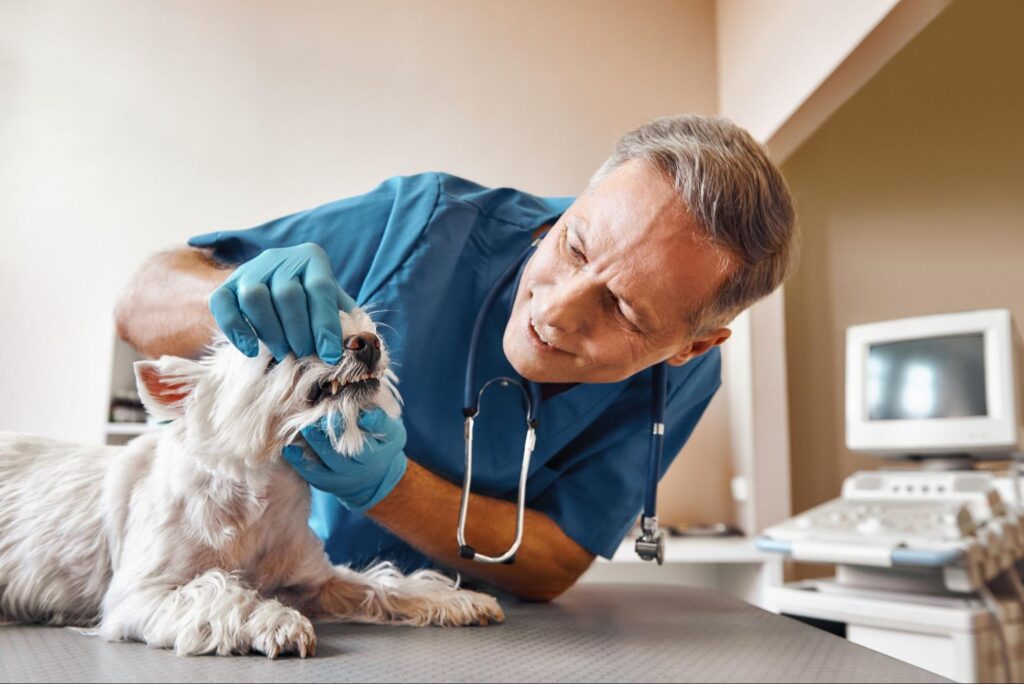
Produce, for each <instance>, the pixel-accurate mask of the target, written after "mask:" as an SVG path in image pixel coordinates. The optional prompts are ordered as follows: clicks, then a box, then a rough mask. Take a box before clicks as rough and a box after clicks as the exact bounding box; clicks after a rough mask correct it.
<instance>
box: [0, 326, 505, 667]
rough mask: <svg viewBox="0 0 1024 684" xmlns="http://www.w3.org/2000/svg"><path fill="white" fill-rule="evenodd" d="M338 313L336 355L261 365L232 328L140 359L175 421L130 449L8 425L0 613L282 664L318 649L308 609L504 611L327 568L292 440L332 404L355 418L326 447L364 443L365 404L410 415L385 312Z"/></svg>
mask: <svg viewBox="0 0 1024 684" xmlns="http://www.w3.org/2000/svg"><path fill="white" fill-rule="evenodd" d="M340 318H341V325H342V329H343V330H344V332H345V334H346V340H345V347H346V351H345V354H344V357H343V359H342V362H341V363H340V364H338V365H336V366H330V365H327V364H325V363H322V362H321V361H320V360H319V359H318V358H316V357H309V358H305V359H301V360H296V359H295V358H294V357H293V356H292V355H289V356H288V357H286V358H285V359H284V360H283V361H281V362H280V363H275V362H274V360H273V358H272V357H271V356H270V354H269V352H268V351H267V350H266V349H265V348H264V347H262V346H261V348H260V354H259V356H258V357H256V358H253V359H250V358H247V357H245V356H244V355H242V354H241V353H240V352H238V351H237V350H236V349H235V348H234V347H233V346H231V345H230V344H228V343H227V341H226V340H224V339H223V338H222V339H220V341H218V342H217V343H215V344H214V345H213V346H212V347H211V348H210V350H209V351H210V353H209V355H208V356H206V357H204V358H203V359H201V360H199V361H190V360H186V359H180V358H176V357H168V356H165V357H163V358H161V359H160V360H159V361H140V362H138V363H137V364H136V369H135V370H136V379H137V382H138V386H139V392H140V394H141V395H142V397H143V401H144V403H145V404H146V408H147V409H148V410H149V411H150V413H151V414H153V415H154V416H156V417H157V418H160V419H162V420H170V421H171V422H170V423H169V424H167V425H166V426H164V427H162V428H161V429H159V430H158V431H155V432H152V433H148V434H145V435H143V436H141V437H138V438H136V439H135V440H133V441H132V442H131V443H130V444H128V445H127V446H124V447H93V446H80V445H72V444H66V443H62V442H56V441H52V440H46V439H42V438H37V437H30V436H24V435H13V434H0V619H7V620H16V621H21V622H47V623H50V624H58V625H85V626H95V627H96V631H97V632H98V634H99V635H100V636H101V637H102V638H104V639H107V640H128V639H133V640H140V641H145V642H146V643H147V644H149V645H150V646H155V647H163V648H173V649H175V651H177V652H178V653H179V654H189V655H192V654H203V653H216V654H218V655H229V654H233V653H247V652H249V651H251V650H255V651H259V652H261V653H264V654H266V655H267V656H269V657H271V658H273V657H276V656H278V655H281V654H285V653H297V654H298V655H300V656H303V657H305V656H306V655H307V654H312V653H313V650H314V647H315V645H316V637H315V634H314V632H313V627H312V625H311V623H310V618H313V619H341V620H348V621H358V622H370V623H403V624H414V625H426V624H437V625H465V624H477V623H479V624H487V623H488V622H498V621H501V620H503V619H504V616H503V614H502V611H501V608H500V607H499V606H498V603H497V601H495V600H494V598H492V597H490V596H486V595H483V594H478V593H474V592H470V591H465V590H460V589H458V587H457V586H456V585H455V583H453V582H452V581H451V580H449V579H448V578H446V577H445V576H443V575H441V574H439V573H436V572H431V571H419V572H416V573H413V574H411V575H409V576H408V577H406V576H403V575H402V574H401V573H400V572H398V571H397V570H396V569H395V568H394V567H392V566H390V565H388V564H380V565H377V566H375V567H374V568H371V569H370V570H368V571H366V572H356V571H353V570H351V569H349V568H347V567H343V566H342V567H338V566H332V565H331V564H330V562H329V560H328V558H327V556H326V554H325V553H324V548H323V544H322V542H321V541H320V540H319V539H318V538H317V537H316V536H315V535H314V534H313V532H312V531H311V530H310V529H309V527H308V525H307V518H308V517H309V510H310V505H309V501H310V494H309V487H308V485H307V484H306V482H305V481H304V480H303V479H302V478H300V477H299V475H298V474H297V473H296V472H295V471H294V470H293V469H292V468H291V466H289V465H288V464H287V463H286V462H284V461H283V459H282V457H281V451H282V448H283V447H284V446H285V445H287V444H289V443H290V442H292V441H293V440H295V439H296V438H299V439H301V437H299V431H300V430H301V429H302V428H303V427H305V426H307V425H311V424H313V423H316V422H317V421H318V420H320V419H321V418H323V417H324V416H328V415H329V414H332V413H334V412H337V413H340V414H341V416H342V417H343V418H344V425H345V429H344V432H343V433H342V434H340V435H338V434H331V435H330V437H331V440H332V442H334V444H335V445H336V446H337V447H338V448H339V451H341V452H342V453H347V454H352V453H355V452H358V451H359V450H360V449H361V447H362V442H363V434H362V432H361V430H360V428H359V427H358V425H357V417H358V415H359V412H360V411H362V410H364V409H366V408H368V407H373V406H380V407H381V408H382V409H383V410H384V411H385V412H386V413H387V414H388V415H391V416H392V417H395V416H397V415H398V414H399V412H400V406H399V400H398V398H397V391H396V389H395V386H394V383H395V382H396V381H397V380H396V378H395V376H394V374H393V373H392V371H391V370H390V369H389V367H388V353H387V350H386V349H384V348H382V347H383V345H382V344H381V343H380V338H379V337H377V335H376V327H375V326H374V324H373V322H372V321H371V320H370V318H369V316H368V315H366V313H365V312H363V311H362V310H360V309H356V310H354V311H353V312H352V313H351V314H346V313H344V312H342V313H340ZM365 345H373V346H374V348H375V349H379V353H373V354H367V353H365V352H360V349H361V348H364V347H365ZM371 365H372V367H369V366H371ZM331 417H332V418H333V416H331ZM331 424H332V425H333V421H332V423H331ZM308 453H309V450H308V449H307V454H308Z"/></svg>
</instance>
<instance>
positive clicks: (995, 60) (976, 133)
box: [783, 0, 1024, 511]
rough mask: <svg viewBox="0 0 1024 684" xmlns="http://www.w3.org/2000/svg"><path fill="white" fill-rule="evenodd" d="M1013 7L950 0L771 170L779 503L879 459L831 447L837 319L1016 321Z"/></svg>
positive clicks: (1022, 68)
mask: <svg viewBox="0 0 1024 684" xmlns="http://www.w3.org/2000/svg"><path fill="white" fill-rule="evenodd" d="M1021 36H1024V3H1021V2H1016V1H1015V0H998V1H996V0H986V1H985V2H974V1H971V2H967V1H966V0H959V1H958V2H956V3H954V4H953V5H951V6H950V8H949V9H947V10H946V11H945V12H944V13H943V14H941V15H940V16H939V17H938V18H937V19H935V20H934V22H933V23H932V24H930V25H929V26H928V27H927V28H926V29H925V30H924V31H923V32H922V33H921V34H920V35H918V36H917V38H915V39H914V40H913V41H912V42H911V43H910V44H909V45H908V46H907V47H906V48H905V49H904V50H903V51H902V52H901V53H899V54H898V55H897V56H896V57H895V58H894V59H893V60H892V61H891V62H890V63H889V64H888V65H887V66H886V67H885V68H884V69H883V70H882V71H881V72H880V73H879V74H878V75H877V76H876V77H875V78H874V79H873V80H872V81H871V82H870V83H869V84H868V85H867V86H866V87H865V88H864V89H863V90H862V91H861V92H859V93H858V94H857V95H856V96H854V97H853V98H852V99H851V100H850V101H849V102H847V103H846V105H844V106H843V107H842V108H841V109H840V110H839V111H838V113H837V114H836V115H835V116H833V117H832V118H831V119H830V120H829V121H828V122H827V123H826V124H825V125H824V126H823V127H822V128H821V129H820V130H818V131H817V133H816V134H815V135H814V136H813V137H812V138H811V139H810V140H809V141H808V142H807V143H805V144H804V145H803V146H802V147H801V148H800V149H799V150H797V151H796V153H794V154H793V156H792V157H790V159H789V160H788V162H787V163H786V164H785V165H784V168H783V170H784V172H785V175H786V177H787V179H788V180H789V182H790V184H791V186H792V189H793V191H794V193H795V195H796V201H797V209H798V214H799V221H800V225H801V227H802V230H803V235H804V238H803V239H804V246H803V256H802V261H801V265H800V268H799V270H798V272H797V274H796V276H795V278H794V279H793V280H792V281H791V283H790V284H789V286H788V287H787V291H786V311H787V330H786V334H787V347H788V349H787V357H788V368H789V370H788V374H789V402H790V416H791V421H790V427H791V437H792V480H793V504H794V506H793V508H794V511H801V510H805V509H806V508H808V507H810V506H812V505H815V504H818V503H821V502H822V501H825V500H827V499H829V498H832V497H835V496H837V495H838V494H839V488H840V485H841V482H842V479H843V478H844V477H845V476H847V475H849V474H850V473H851V472H853V471H854V470H857V469H861V468H874V467H877V466H878V465H880V462H879V461H877V460H875V459H871V458H867V457H862V456H855V455H853V454H851V453H850V452H848V451H847V450H846V449H845V446H844V434H843V392H844V378H843V351H844V349H843V344H844V338H843V335H844V331H845V329H846V327H847V326H849V325H853V324H857V323H865V322H869V321H876V320H886V319H889V318H899V317H905V316H913V315H920V314H930V313H938V312H943V311H958V310H967V309H978V308H995V307H1006V308H1009V309H1011V310H1012V311H1013V313H1014V316H1015V318H1016V321H1017V325H1018V327H1024V162H1022V160H1024V130H1022V128H1021V126H1022V122H1024V88H1022V87H1021V83H1022V80H1021V76H1022V74H1024V42H1022V40H1021Z"/></svg>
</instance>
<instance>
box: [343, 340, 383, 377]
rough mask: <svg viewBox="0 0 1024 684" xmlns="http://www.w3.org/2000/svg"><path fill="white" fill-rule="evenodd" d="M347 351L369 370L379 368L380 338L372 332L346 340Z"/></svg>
mask: <svg viewBox="0 0 1024 684" xmlns="http://www.w3.org/2000/svg"><path fill="white" fill-rule="evenodd" d="M345 349H348V350H349V351H351V352H352V354H353V355H354V356H355V357H356V358H357V359H359V360H360V361H362V362H363V365H365V366H366V368H367V369H368V370H373V369H374V368H376V367H377V361H379V360H380V338H379V337H377V336H376V335H374V334H373V333H372V332H361V333H356V334H355V335H350V336H349V337H347V338H346V339H345Z"/></svg>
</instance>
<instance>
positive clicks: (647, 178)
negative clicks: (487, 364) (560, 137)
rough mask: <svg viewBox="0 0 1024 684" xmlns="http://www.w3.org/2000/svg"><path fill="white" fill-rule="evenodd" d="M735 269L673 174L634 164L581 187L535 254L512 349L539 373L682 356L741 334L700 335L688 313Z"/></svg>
mask: <svg viewBox="0 0 1024 684" xmlns="http://www.w3.org/2000/svg"><path fill="white" fill-rule="evenodd" d="M731 268H732V265H731V262H730V261H729V256H728V254H727V253H726V252H725V251H723V250H722V249H720V248H716V247H714V246H712V245H711V244H710V243H709V242H707V240H706V239H704V238H703V235H702V232H701V231H700V229H699V228H697V227H696V225H695V224H694V222H693V219H692V218H691V217H690V215H689V214H688V212H687V211H686V208H685V206H684V204H683V202H682V201H681V200H680V199H679V197H678V194H677V193H676V190H675V188H674V187H673V185H672V183H671V182H670V181H669V180H668V179H667V178H665V177H664V176H663V175H662V174H661V173H659V172H657V171H656V170H654V169H653V168H652V167H650V166H648V165H646V164H643V163H640V162H627V163H626V164H624V165H622V166H620V167H619V168H618V169H616V170H615V172H614V173H612V174H611V175H609V176H607V177H606V178H605V179H604V180H603V181H601V182H600V183H599V184H598V185H597V186H596V187H595V188H594V189H593V190H592V191H591V192H588V193H584V194H583V195H582V196H581V197H579V198H578V199H577V200H576V201H575V202H574V203H573V205H572V206H571V207H569V209H568V210H567V211H566V212H565V214H563V215H562V217H561V218H560V219H559V220H558V222H557V223H556V224H555V225H554V226H553V227H552V228H551V230H550V231H549V232H548V234H547V237H545V238H544V239H543V240H542V241H541V243H540V245H539V246H538V247H537V251H536V252H535V253H534V255H533V256H532V257H531V258H530V261H529V263H527V265H526V268H525V270H524V272H523V277H522V280H521V281H520V284H519V290H518V291H517V292H516V299H515V303H514V305H513V308H512V315H511V317H510V318H509V321H508V325H507V326H506V327H505V335H504V338H503V348H504V351H505V356H506V357H507V358H508V360H509V363H511V364H512V367H513V368H515V369H516V371H517V372H519V373H520V375H522V376H523V377H524V378H527V379H529V380H533V381H534V382H586V383H589V382H618V381H620V380H623V379H625V378H627V377H629V376H631V375H633V374H634V373H637V372H638V371H641V370H643V369H644V368H647V367H649V366H652V365H654V364H655V363H658V362H660V361H664V360H666V359H667V360H668V361H669V363H670V364H672V365H680V364H682V363H685V362H686V361H688V360H689V359H691V358H693V357H694V356H696V355H698V354H700V353H703V352H704V351H706V350H707V349H709V348H710V347H712V346H715V345H716V344H721V343H722V342H724V341H725V340H726V339H727V338H728V337H729V334H730V333H729V330H727V329H724V328H723V329H720V330H718V331H717V332H716V333H714V334H713V335H710V336H706V337H703V338H699V339H694V338H691V337H690V335H689V330H688V326H687V324H686V320H687V315H688V314H689V312H691V311H693V310H696V307H697V306H698V304H699V303H700V302H702V301H704V300H705V299H706V298H707V297H709V296H711V294H712V293H713V292H715V291H716V290H717V289H718V287H719V286H720V285H721V284H722V282H723V281H724V279H725V277H726V276H727V275H728V273H729V269H731ZM542 339H543V340H544V341H546V342H547V343H548V344H545V343H544V342H543V341H542Z"/></svg>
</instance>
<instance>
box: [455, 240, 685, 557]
mask: <svg viewBox="0 0 1024 684" xmlns="http://www.w3.org/2000/svg"><path fill="white" fill-rule="evenodd" d="M541 239H542V238H540V237H539V238H537V239H536V240H534V241H533V242H532V243H530V246H529V247H527V248H526V250H525V251H524V252H523V254H522V255H521V256H520V257H519V258H518V259H516V260H515V262H513V263H512V265H511V266H509V267H508V269H507V270H505V272H504V273H502V274H501V276H499V277H498V280H497V282H495V283H494V286H493V287H492V288H491V290H490V292H488V293H487V296H486V297H484V301H483V304H481V306H480V311H479V313H477V316H476V321H475V322H474V323H473V332H472V336H471V337H470V339H469V356H468V359H467V360H466V385H465V392H464V395H463V403H462V415H463V416H465V426H464V437H465V440H466V466H465V467H466V475H465V479H464V480H463V483H462V503H461V505H460V507H459V526H458V531H457V534H456V537H457V539H458V542H459V555H460V556H461V557H462V558H465V559H467V560H475V561H477V562H479V563H506V564H510V563H514V562H515V557H516V552H518V551H519V546H520V545H521V544H522V542H523V518H524V515H525V512H526V480H527V478H528V476H529V473H530V457H531V456H532V455H533V448H534V446H536V444H537V411H538V410H539V409H540V403H541V395H540V387H539V386H538V385H537V384H536V383H534V382H530V381H529V380H526V379H523V380H522V381H520V380H517V379H515V378H510V377H497V378H492V379H491V380H488V381H487V382H485V383H484V384H483V386H482V387H481V388H480V389H479V390H476V389H475V388H476V360H477V355H478V353H479V347H480V335H481V333H482V332H483V327H484V319H485V318H486V316H487V312H488V311H489V310H490V308H491V306H492V305H493V304H494V300H495V299H497V297H498V293H499V292H501V291H502V290H503V289H504V287H505V286H506V285H508V283H509V282H510V281H511V280H512V279H513V278H516V275H517V274H519V275H520V276H521V275H522V266H523V264H524V263H525V262H526V260H527V259H529V258H530V255H531V254H532V253H533V250H534V249H536V247H537V245H538V244H539V243H540V241H541ZM518 283H519V280H518V278H516V285H517V286H516V287H515V288H514V289H513V292H515V291H517V290H518V289H519V288H518ZM651 374H652V391H651V441H650V447H649V450H648V459H647V483H646V491H645V494H644V511H643V515H642V516H641V517H640V532H641V534H640V537H639V539H637V541H636V552H637V554H638V555H639V556H640V558H642V559H643V560H646V561H649V560H657V561H658V565H661V564H662V562H663V561H664V559H665V537H664V534H663V533H662V531H661V530H660V529H659V528H658V516H657V514H656V512H655V511H656V506H657V498H658V476H659V474H660V473H661V451H662V445H663V442H664V438H665V437H664V436H665V388H666V383H667V378H668V372H667V369H666V366H665V363H664V362H662V363H659V364H657V365H655V366H653V367H652V368H651ZM494 385H497V386H498V387H518V388H519V390H520V392H521V393H522V398H523V408H524V410H525V412H526V441H525V443H524V444H523V464H522V469H521V470H520V472H519V494H518V497H517V500H516V536H515V539H514V540H513V542H512V546H510V547H509V549H508V550H507V551H505V553H503V554H501V555H500V556H487V555H484V554H482V553H477V551H476V550H475V549H474V548H473V547H472V546H470V545H469V544H467V543H466V515H467V513H468V511H469V494H470V488H471V486H472V482H473V420H474V418H476V416H477V415H479V413H480V402H481V400H482V399H483V395H484V392H485V391H486V390H487V389H488V388H489V387H492V386H494Z"/></svg>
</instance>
